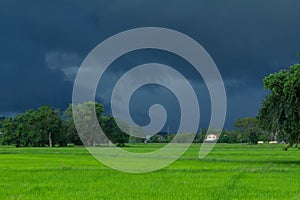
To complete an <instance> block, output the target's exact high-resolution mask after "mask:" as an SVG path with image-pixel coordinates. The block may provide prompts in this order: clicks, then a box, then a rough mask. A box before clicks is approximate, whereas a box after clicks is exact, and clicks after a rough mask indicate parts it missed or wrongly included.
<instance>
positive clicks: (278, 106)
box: [258, 64, 300, 149]
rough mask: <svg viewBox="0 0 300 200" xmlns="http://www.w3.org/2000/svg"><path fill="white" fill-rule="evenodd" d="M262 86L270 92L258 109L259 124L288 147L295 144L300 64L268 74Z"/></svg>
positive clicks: (299, 131) (299, 136) (298, 127)
mask: <svg viewBox="0 0 300 200" xmlns="http://www.w3.org/2000/svg"><path fill="white" fill-rule="evenodd" d="M264 87H265V89H267V90H270V91H271V93H270V94H269V95H268V96H267V97H266V98H265V100H264V101H263V103H262V107H261V109H260V111H259V115H258V119H259V121H260V124H261V126H262V127H263V128H264V129H265V130H268V131H270V132H273V133H277V134H278V135H279V136H280V137H281V138H283V139H285V140H286V141H287V142H288V143H289V146H288V147H290V146H293V145H294V144H295V145H296V146H297V144H298V143H299V140H300V65H299V64H296V65H294V66H291V67H290V69H289V70H281V71H279V72H278V73H274V74H270V75H269V76H268V77H266V78H265V79H264ZM288 147H287V148H288ZM287 148H286V149H287Z"/></svg>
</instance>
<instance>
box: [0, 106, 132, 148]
mask: <svg viewBox="0 0 300 200" xmlns="http://www.w3.org/2000/svg"><path fill="white" fill-rule="evenodd" d="M94 107H95V108H96V115H97V121H98V123H99V124H100V125H101V127H102V129H103V131H104V132H105V133H106V135H107V138H108V139H109V140H110V141H112V143H114V144H117V145H118V146H123V145H124V144H125V143H127V142H128V138H129V137H128V135H127V134H126V133H124V132H123V131H122V130H120V129H119V127H118V126H117V123H116V121H115V119H114V118H113V117H111V116H108V115H103V106H102V105H101V104H99V103H95V102H86V103H83V104H79V105H77V106H74V105H70V106H69V107H68V108H67V109H66V110H65V111H64V112H63V113H62V114H61V112H60V110H59V109H55V108H53V107H51V106H49V105H46V106H42V107H40V108H38V109H36V110H33V109H30V110H27V111H25V112H24V113H23V114H20V115H17V116H15V117H13V118H4V119H2V120H1V121H0V125H1V129H0V131H1V133H2V135H1V137H0V143H1V144H2V145H15V146H16V147H45V146H48V147H53V146H67V145H68V144H74V145H82V140H81V139H84V140H85V141H87V143H86V145H91V146H96V145H98V144H99V143H96V142H95V141H93V135H90V134H89V133H91V132H92V131H91V128H92V127H90V126H89V123H88V121H87V119H86V118H88V117H89V116H90V113H91V111H92V109H94ZM73 109H76V110H77V111H78V110H79V111H80V113H81V114H82V115H83V116H84V117H83V118H82V123H80V124H79V126H82V128H83V129H85V130H86V131H87V132H86V134H83V135H82V137H83V138H80V137H79V135H78V133H77V130H76V127H75V124H74V120H73V115H72V111H73ZM77 128H78V127H77ZM108 139H107V140H106V144H107V145H108ZM101 144H103V143H101Z"/></svg>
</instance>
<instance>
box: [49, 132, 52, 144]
mask: <svg viewBox="0 0 300 200" xmlns="http://www.w3.org/2000/svg"><path fill="white" fill-rule="evenodd" d="M51 136H52V133H49V147H52V137H51Z"/></svg>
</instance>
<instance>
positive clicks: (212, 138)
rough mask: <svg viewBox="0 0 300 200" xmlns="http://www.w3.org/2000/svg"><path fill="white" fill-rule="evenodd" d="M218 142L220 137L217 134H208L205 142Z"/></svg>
mask: <svg viewBox="0 0 300 200" xmlns="http://www.w3.org/2000/svg"><path fill="white" fill-rule="evenodd" d="M217 140H218V135H217V134H213V133H211V134H208V135H207V136H206V138H205V140H204V141H205V142H215V141H217Z"/></svg>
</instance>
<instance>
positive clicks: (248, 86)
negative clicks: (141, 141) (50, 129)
mask: <svg viewBox="0 0 300 200" xmlns="http://www.w3.org/2000/svg"><path fill="white" fill-rule="evenodd" d="M299 8H300V1H298V0H286V1H282V0H252V1H237V0H236V1H233V0H228V1H223V0H212V1H209V0H194V1H174V0H164V1H158V0H157V1H155V0H152V1H144V0H135V1H126V0H117V1H116V0H109V1H104V0H102V1H83V0H82V1H79V0H72V1H71V0H70V1H63V0H56V1H55V0H53V1H43V0H41V1H31V0H24V1H21V0H19V1H15V0H1V1H0V44H1V45H0V91H1V98H0V116H1V115H4V116H13V115H15V114H17V113H21V112H23V111H24V110H26V109H29V108H37V107H39V106H41V105H44V104H50V105H52V106H54V107H57V108H61V109H65V108H66V107H67V106H68V104H69V103H71V95H72V87H73V80H74V77H75V74H76V71H77V69H78V67H79V66H80V64H81V62H82V61H83V59H84V58H85V57H86V56H87V54H88V53H89V52H90V51H91V50H92V49H93V48H94V47H95V46H96V45H98V44H99V43H100V42H101V41H103V40H105V39H106V38H108V37H110V36H112V35H114V34H116V33H119V32H121V31H125V30H127V29H132V28H137V27H146V26H154V27H165V28H170V29H174V30H177V31H180V32H182V33H184V34H186V35H188V36H190V37H192V38H193V39H195V40H196V41H197V42H199V43H200V44H201V45H202V46H203V47H204V48H205V49H206V50H207V51H208V53H209V54H210V55H211V57H212V58H213V59H214V61H215V63H216V64H217V66H218V68H219V70H220V72H221V75H222V77H223V80H224V82H225V86H226V91H227V97H228V112H227V119H226V124H225V127H227V128H232V127H233V126H232V124H233V122H234V121H235V120H236V119H237V118H240V117H247V116H255V115H256V114H257V112H258V109H259V106H260V104H261V101H262V100H263V98H264V96H265V95H266V94H267V92H266V91H264V89H263V82H262V79H263V78H264V77H265V76H267V75H268V74H270V73H273V72H275V71H278V70H279V69H282V68H287V67H288V66H289V65H291V64H294V63H296V62H298V60H299V58H298V57H297V56H296V52H297V51H300V46H299V44H300V12H299ZM148 62H159V63H164V64H168V65H170V66H173V67H174V68H177V69H178V70H181V73H182V74H184V75H185V76H186V77H187V79H189V80H190V81H191V82H192V83H193V84H194V85H193V86H194V87H195V88H196V89H197V91H199V92H197V95H198V98H199V101H200V106H202V107H201V108H200V109H201V120H202V122H201V123H200V126H206V124H207V122H208V119H209V117H210V116H209V115H210V112H209V110H210V106H209V104H210V102H209V98H208V97H207V95H208V94H207V89H206V88H205V87H203V84H201V83H202V80H201V77H197V76H195V73H194V71H193V70H192V69H191V68H192V66H189V65H188V63H185V61H183V60H180V59H179V58H177V57H176V56H174V55H171V54H168V53H166V52H160V51H151V50H145V51H137V52H132V53H129V54H128V55H125V56H123V57H121V58H120V59H118V60H116V62H114V64H113V65H112V66H111V67H112V68H111V73H108V75H106V77H104V81H105V80H106V81H107V82H106V83H105V82H104V83H102V84H101V85H99V88H98V92H97V96H98V99H99V100H100V101H101V103H103V104H104V105H105V109H106V111H107V112H108V113H109V112H110V107H109V96H110V94H111V88H112V87H113V83H114V81H115V80H116V79H117V77H119V76H120V74H121V72H124V71H126V70H128V69H130V68H131V67H133V66H135V65H137V64H143V63H148ZM181 66H184V67H181ZM134 98H135V100H133V101H132V103H131V108H132V112H133V116H134V119H135V120H136V121H137V122H139V123H141V124H145V123H147V119H148V118H147V112H148V110H147V108H149V106H150V105H151V104H153V103H162V104H164V105H165V106H166V110H167V111H168V112H170V114H169V118H168V121H167V123H168V126H171V129H175V128H176V124H178V120H179V114H180V113H179V111H178V102H177V101H176V99H175V98H174V96H172V94H171V93H170V92H169V91H168V90H167V89H165V88H162V87H157V86H149V87H148V88H146V87H145V88H141V89H140V90H139V91H137V92H136V94H135V95H134ZM134 98H133V99H134ZM176 110H177V111H176ZM191 120H192V119H191Z"/></svg>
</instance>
